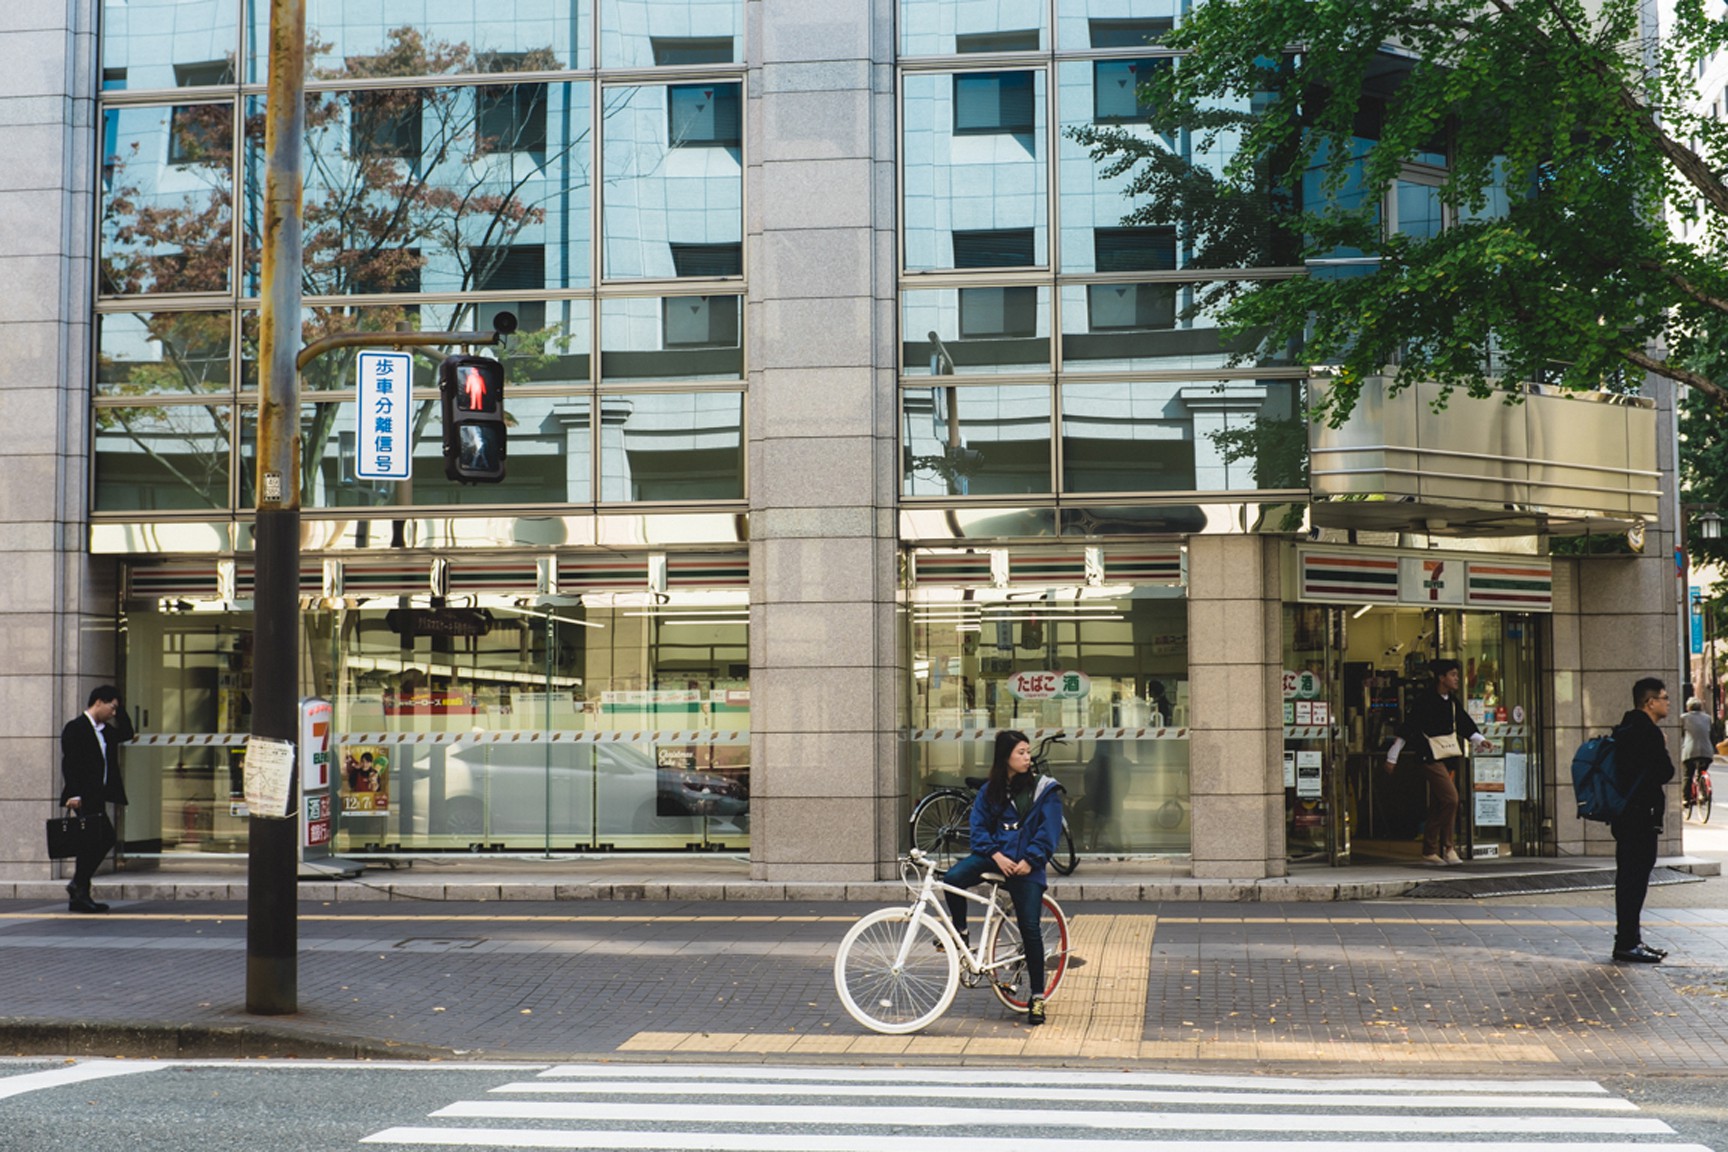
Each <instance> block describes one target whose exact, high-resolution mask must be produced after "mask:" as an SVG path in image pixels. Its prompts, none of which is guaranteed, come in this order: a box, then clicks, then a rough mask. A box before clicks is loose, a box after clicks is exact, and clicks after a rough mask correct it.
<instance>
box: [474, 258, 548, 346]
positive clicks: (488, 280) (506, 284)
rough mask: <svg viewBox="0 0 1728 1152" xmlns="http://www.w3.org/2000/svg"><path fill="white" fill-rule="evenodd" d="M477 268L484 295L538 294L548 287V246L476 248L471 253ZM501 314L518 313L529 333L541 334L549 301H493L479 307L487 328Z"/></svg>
mask: <svg viewBox="0 0 1728 1152" xmlns="http://www.w3.org/2000/svg"><path fill="white" fill-rule="evenodd" d="M468 253H469V259H470V261H471V264H470V267H471V268H472V269H473V275H474V287H475V289H476V290H477V291H481V292H504V291H510V290H512V289H514V290H516V291H531V292H538V291H540V290H541V289H542V288H544V287H546V246H545V245H543V244H506V245H500V246H498V247H474V248H470V249H469V250H468ZM501 311H512V312H515V313H516V320H517V322H518V323H519V324H521V326H522V330H523V331H525V332H538V331H539V330H540V329H542V328H544V327H546V301H544V300H525V301H522V302H520V303H509V302H492V303H487V304H483V305H479V306H477V315H478V317H479V318H480V321H481V323H482V324H483V326H487V325H490V317H494V316H496V315H497V314H498V313H499V312H501Z"/></svg>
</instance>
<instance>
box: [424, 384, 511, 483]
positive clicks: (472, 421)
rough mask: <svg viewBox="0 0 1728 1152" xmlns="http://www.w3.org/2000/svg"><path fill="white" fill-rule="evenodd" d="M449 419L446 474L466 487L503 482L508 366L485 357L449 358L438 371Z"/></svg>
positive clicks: (446, 415)
mask: <svg viewBox="0 0 1728 1152" xmlns="http://www.w3.org/2000/svg"><path fill="white" fill-rule="evenodd" d="M438 391H439V394H440V397H441V402H442V406H443V415H444V474H445V475H446V476H448V477H449V478H450V479H452V480H455V481H458V482H460V483H463V484H497V483H499V482H500V481H502V480H503V479H504V456H505V450H506V447H507V445H506V439H507V433H506V430H505V427H504V365H502V364H500V363H499V362H498V361H496V360H491V359H488V358H487V357H485V356H446V357H445V358H444V361H443V363H441V364H439V365H438Z"/></svg>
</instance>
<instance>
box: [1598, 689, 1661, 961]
mask: <svg viewBox="0 0 1728 1152" xmlns="http://www.w3.org/2000/svg"><path fill="white" fill-rule="evenodd" d="M1667 718H1668V687H1667V685H1665V684H1663V683H1662V681H1660V680H1658V679H1656V678H1655V677H1654V676H1647V677H1645V678H1644V679H1642V680H1640V681H1638V682H1637V683H1636V684H1634V685H1632V710H1631V711H1630V712H1628V713H1626V715H1625V716H1623V717H1621V718H1620V725H1619V727H1617V728H1615V729H1614V749H1615V751H1614V771H1615V775H1616V777H1617V782H1618V783H1619V785H1620V786H1621V788H1622V789H1623V790H1624V791H1625V794H1626V807H1625V808H1624V810H1623V811H1622V812H1621V813H1620V815H1618V816H1616V817H1615V818H1614V819H1613V820H1611V821H1609V824H1608V827H1609V829H1610V830H1612V831H1613V833H1614V959H1616V960H1620V961H1624V962H1626V963H1629V964H1659V963H1661V962H1662V959H1663V957H1665V956H1667V955H1668V953H1667V952H1666V951H1664V950H1662V949H1661V948H1652V947H1650V945H1648V944H1646V943H1644V934H1643V930H1642V928H1641V927H1640V925H1639V921H1640V920H1641V919H1642V917H1643V915H1644V897H1645V895H1646V894H1647V893H1648V892H1649V891H1650V871H1651V869H1653V868H1655V867H1656V843H1657V840H1658V839H1659V838H1660V837H1661V835H1662V814H1663V810H1664V809H1665V808H1666V807H1667V798H1666V797H1664V796H1663V794H1662V786H1663V785H1664V784H1666V783H1668V781H1670V780H1672V779H1674V761H1672V760H1670V759H1669V758H1668V741H1667V739H1666V738H1664V737H1663V735H1662V729H1660V728H1658V727H1657V725H1658V724H1660V723H1661V722H1662V721H1664V720H1666V719H1667Z"/></svg>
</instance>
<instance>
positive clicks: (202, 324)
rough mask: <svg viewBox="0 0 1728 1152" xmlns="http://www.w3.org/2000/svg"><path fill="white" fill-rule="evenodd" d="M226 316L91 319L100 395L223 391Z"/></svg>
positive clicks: (228, 344) (226, 382)
mask: <svg viewBox="0 0 1728 1152" xmlns="http://www.w3.org/2000/svg"><path fill="white" fill-rule="evenodd" d="M230 332H231V330H230V328H229V320H228V314H227V313H226V312H110V313H104V314H100V315H98V316H97V317H96V345H97V354H96V393H97V395H99V396H147V395H174V394H176V393H188V392H194V393H196V392H226V391H227V390H228V389H229V388H230V387H231V386H232V384H233V381H231V380H230V379H229V369H230V366H231V362H232V344H233V338H232V336H231V334H230Z"/></svg>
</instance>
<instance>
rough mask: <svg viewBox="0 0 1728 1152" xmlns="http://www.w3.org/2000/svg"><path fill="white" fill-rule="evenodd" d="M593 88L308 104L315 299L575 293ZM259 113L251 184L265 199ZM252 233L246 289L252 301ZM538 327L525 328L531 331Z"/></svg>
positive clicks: (435, 91)
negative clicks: (408, 294)
mask: <svg viewBox="0 0 1728 1152" xmlns="http://www.w3.org/2000/svg"><path fill="white" fill-rule="evenodd" d="M588 101H589V86H588V85H586V84H573V83H572V84H518V85H502V86H496V87H490V86H483V87H468V88H429V89H392V90H388V91H384V92H354V93H324V94H320V95H318V96H315V97H314V98H313V100H312V108H311V111H309V113H308V115H307V125H306V153H307V169H306V172H307V176H306V192H305V197H306V207H305V212H306V224H305V236H306V269H305V273H304V277H305V291H306V294H307V295H309V296H341V295H349V294H354V293H365V294H376V293H391V292H469V291H505V290H509V289H524V290H530V291H540V290H543V289H560V288H571V287H580V286H583V285H585V284H587V283H588V282H589V270H588V268H589V256H588V248H589V242H588V231H589V230H588V211H589V196H590V191H589V190H590V187H591V183H592V181H591V173H592V170H593V156H592V152H591V149H590V147H589V135H590V131H591V124H590V118H589V103H588ZM263 128H264V122H263V105H262V102H261V101H257V100H254V101H252V103H251V106H250V110H249V113H248V120H247V133H246V137H247V148H246V164H247V176H246V179H247V185H248V188H249V189H250V195H251V196H252V197H253V198H258V197H261V196H262V192H263V187H264V154H263V143H264V136H263ZM256 229H257V222H256V221H254V220H249V221H248V235H247V237H246V243H247V247H248V253H247V256H248V258H247V269H248V279H249V284H248V291H249V292H252V293H256V292H257V290H258V286H257V276H258V261H257V256H256V248H257V244H258V237H257V231H256ZM531 319H532V317H524V319H523V326H524V328H527V327H529V326H530V320H531Z"/></svg>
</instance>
